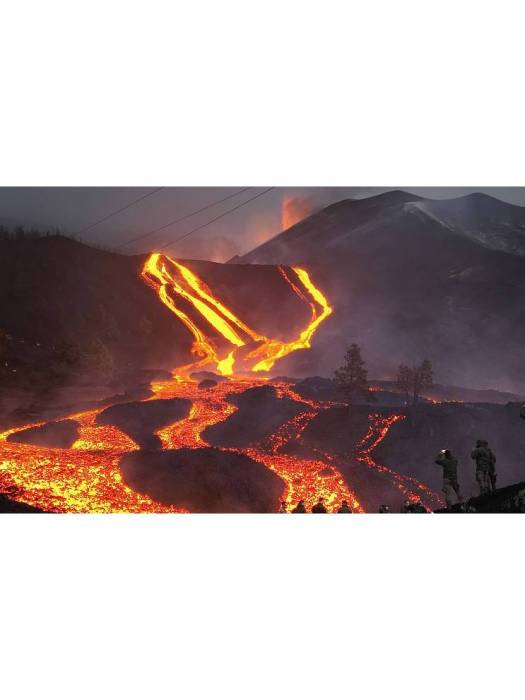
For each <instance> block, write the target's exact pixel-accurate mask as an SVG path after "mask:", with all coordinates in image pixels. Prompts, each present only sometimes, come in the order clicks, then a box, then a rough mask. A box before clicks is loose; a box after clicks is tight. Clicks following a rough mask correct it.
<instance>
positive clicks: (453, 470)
mask: <svg viewBox="0 0 525 700" xmlns="http://www.w3.org/2000/svg"><path fill="white" fill-rule="evenodd" d="M435 462H436V464H439V466H440V467H442V468H443V493H444V494H445V503H446V504H447V508H450V507H451V506H454V505H456V504H457V503H463V496H462V495H461V491H460V489H459V482H458V460H457V459H456V458H455V457H454V456H453V455H452V452H451V451H450V450H441V452H440V453H439V454H438V456H437V457H436V460H435Z"/></svg>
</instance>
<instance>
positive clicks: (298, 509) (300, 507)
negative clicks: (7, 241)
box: [292, 501, 306, 513]
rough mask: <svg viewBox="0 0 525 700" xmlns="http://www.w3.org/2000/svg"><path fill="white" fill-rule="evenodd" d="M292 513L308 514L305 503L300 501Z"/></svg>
mask: <svg viewBox="0 0 525 700" xmlns="http://www.w3.org/2000/svg"><path fill="white" fill-rule="evenodd" d="M292 513H306V508H305V507H304V501H299V503H298V504H297V505H296V506H295V508H294V509H293V510H292Z"/></svg>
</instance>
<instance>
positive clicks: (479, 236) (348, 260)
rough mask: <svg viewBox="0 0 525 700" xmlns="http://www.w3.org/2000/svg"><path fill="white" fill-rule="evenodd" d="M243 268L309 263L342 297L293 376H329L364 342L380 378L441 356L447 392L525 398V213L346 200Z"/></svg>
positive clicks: (396, 198)
mask: <svg viewBox="0 0 525 700" xmlns="http://www.w3.org/2000/svg"><path fill="white" fill-rule="evenodd" d="M231 262H234V263H243V264H245V263H251V264H273V265H275V264H285V265H286V264H294V265H305V266H307V267H308V269H309V270H311V271H312V274H313V275H314V276H315V279H316V280H318V282H319V284H320V285H321V287H322V288H323V289H324V290H325V291H326V293H327V294H328V296H329V298H330V299H331V300H332V302H333V304H334V308H335V312H334V314H333V316H332V317H331V318H330V319H328V321H327V322H326V324H325V326H324V328H323V333H322V335H320V336H319V339H318V343H317V345H316V347H315V349H314V351H313V352H311V353H309V354H308V355H305V356H303V357H295V358H293V359H292V358H291V363H293V364H290V366H289V367H288V371H290V372H294V371H295V373H296V374H301V375H312V374H325V375H326V374H327V373H328V372H330V371H331V370H333V369H334V368H335V367H337V366H338V365H339V364H340V359H341V357H342V355H343V353H344V351H345V349H346V347H347V346H348V345H349V343H350V342H357V343H359V344H360V345H361V347H362V349H363V351H364V355H365V357H366V358H367V360H368V365H369V370H370V372H371V374H372V375H373V376H382V377H385V378H387V377H392V376H393V374H394V372H395V369H396V367H397V366H398V365H399V364H401V363H405V364H412V363H413V362H418V361H419V360H420V359H421V358H423V357H429V358H430V359H431V360H432V362H433V364H434V368H435V372H436V376H439V379H440V381H443V382H444V383H450V384H456V385H459V386H467V387H472V388H497V389H500V390H505V391H511V392H518V393H523V392H524V391H525V360H524V357H523V347H524V345H525V308H524V306H523V302H522V300H523V298H524V292H525V209H524V208H522V207H518V206H514V205H511V204H506V203H504V202H501V201H499V200H497V199H494V198H492V197H489V196H487V195H483V194H473V195H469V196H466V197H460V198H457V199H449V200H428V199H422V198H421V197H418V196H416V195H412V194H409V193H407V192H403V191H399V190H397V191H391V192H387V193H385V194H381V195H378V196H375V197H370V198H367V199H359V200H343V201H340V202H337V203H336V204H332V205H330V206H328V207H326V208H325V209H323V210H321V211H319V212H317V213H315V214H313V215H312V216H310V217H308V218H307V219H304V220H303V221H301V222H299V223H297V224H296V225H295V226H292V227H291V228H289V229H288V230H286V231H284V232H282V233H281V234H279V235H278V236H276V237H275V238H273V239H272V240H270V241H268V242H267V243H265V244H263V245H261V246H259V247H258V248H256V249H255V250H253V251H251V252H250V253H248V254H247V255H245V256H243V257H241V258H235V259H233V260H232V261H231Z"/></svg>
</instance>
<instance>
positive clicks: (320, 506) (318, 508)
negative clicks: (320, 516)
mask: <svg viewBox="0 0 525 700" xmlns="http://www.w3.org/2000/svg"><path fill="white" fill-rule="evenodd" d="M327 512H328V511H327V510H326V507H325V504H324V499H322V498H320V499H319V500H318V501H317V503H316V504H315V506H314V507H313V508H312V513H327Z"/></svg>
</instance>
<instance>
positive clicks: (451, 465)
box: [436, 454, 458, 484]
mask: <svg viewBox="0 0 525 700" xmlns="http://www.w3.org/2000/svg"><path fill="white" fill-rule="evenodd" d="M436 464H439V466H440V467H443V479H448V481H451V482H452V483H453V484H457V481H458V460H457V459H456V458H455V457H445V455H442V454H439V455H438V458H437V459H436Z"/></svg>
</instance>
